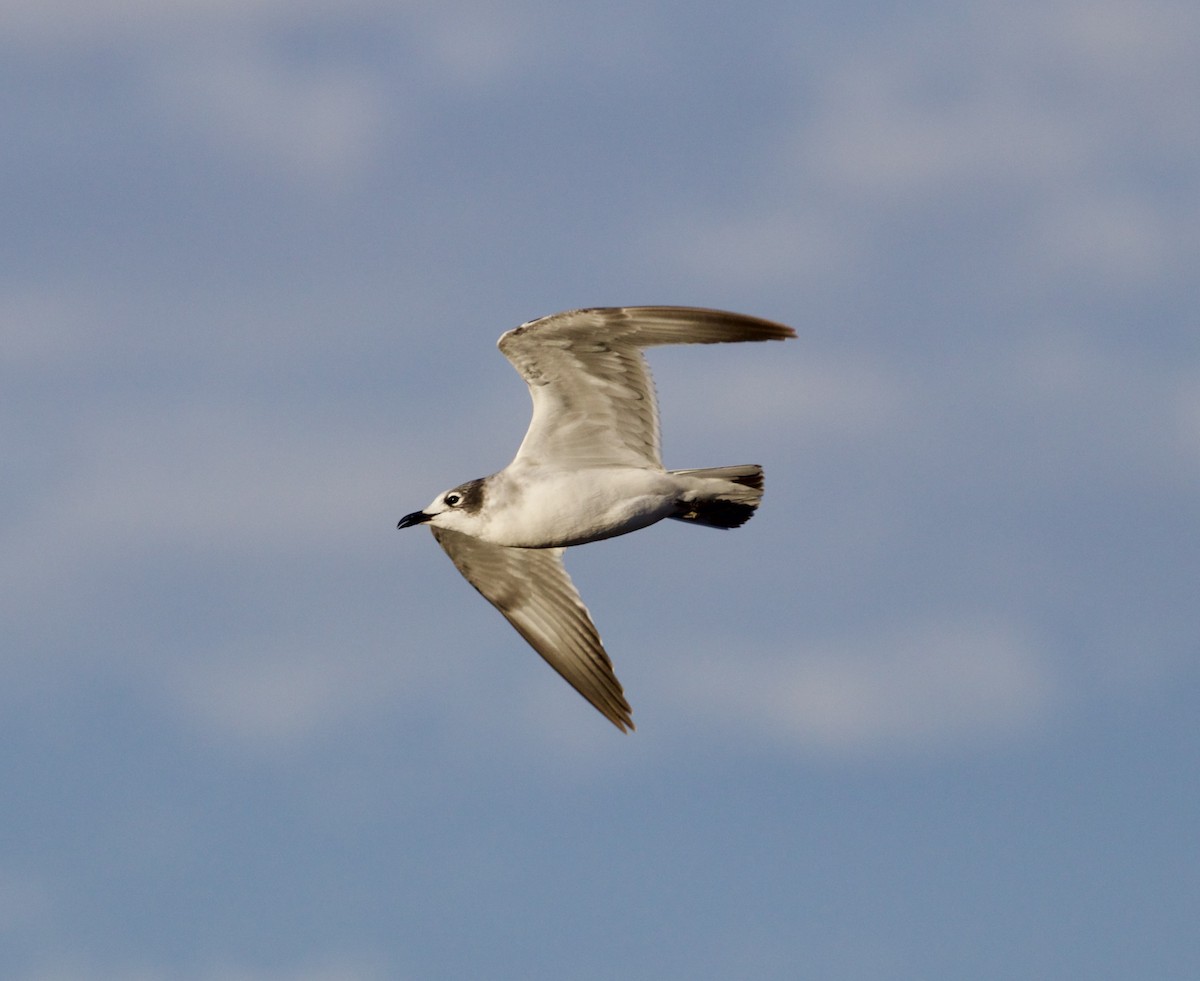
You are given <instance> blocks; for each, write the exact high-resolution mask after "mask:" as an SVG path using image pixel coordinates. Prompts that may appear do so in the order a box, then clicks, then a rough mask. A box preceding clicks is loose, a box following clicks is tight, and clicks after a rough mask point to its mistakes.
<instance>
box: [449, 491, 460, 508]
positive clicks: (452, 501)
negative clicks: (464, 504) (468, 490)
mask: <svg viewBox="0 0 1200 981" xmlns="http://www.w3.org/2000/svg"><path fill="white" fill-rule="evenodd" d="M445 500H446V506H447V507H451V508H453V507H458V502H459V501H461V500H462V497H461V496H460V495H458V494H447V495H446V499H445Z"/></svg>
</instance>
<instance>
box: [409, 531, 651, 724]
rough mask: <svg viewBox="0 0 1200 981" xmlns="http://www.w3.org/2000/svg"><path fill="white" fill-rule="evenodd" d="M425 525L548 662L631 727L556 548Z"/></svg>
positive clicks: (619, 692)
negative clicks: (511, 544)
mask: <svg viewBox="0 0 1200 981" xmlns="http://www.w3.org/2000/svg"><path fill="white" fill-rule="evenodd" d="M430 530H431V531H432V532H433V537H434V538H436V539H437V540H438V544H439V545H441V546H442V548H443V549H445V550H446V554H447V555H449V556H450V560H451V561H452V562H453V563H454V565H455V566H456V567H457V568H458V571H459V572H461V573H462V574H463V576H464V578H466V580H467V582H469V583H470V584H471V585H472V586H474V587H475V588H476V589H477V590H479V592H480V593H481V594H482V595H483V597H484V598H485V599H486V600H487V601H488V602H489V603H491V604H492V605H493V606H494V607H496V609H497V610H499V611H500V612H501V613H503V614H504V616H505V618H506V619H507V620H508V622H509V623H511V624H512V625H513V626H514V627H516V628H517V633H519V634H520V635H521V636H522V637H524V638H525V639H526V640H527V641H528V642H529V644H530V646H531V647H533V649H534V650H535V651H537V652H538V653H539V654H540V655H542V657H543V658H545V660H546V663H547V664H549V665H550V667H552V668H554V670H555V671H557V672H558V673H559V674H560V675H562V676H563V677H564V678H565V679H566V680H567V682H568V683H570V685H571V686H572V687H573V688H574V689H575V690H576V691H577V692H579V694H581V695H582V696H583V697H584V698H586V699H587V700H588V701H589V702H591V703H592V705H594V706H595V707H596V708H597V709H598V710H599V711H600V713H601V714H602V715H603V716H604V717H605V718H606V719H608V720H609V721H610V722H612V724H613V725H615V726H616V727H617V728H618V729H620V730H621V731H622V732H624V731H626V730H627V729H632V728H633V727H634V726H633V719H632V716H631V712H632V710H631V709H630V707H629V703H628V702H627V701H625V693H624V691H623V690H622V688H621V683H620V682H619V681H617V676H616V675H615V674H613V668H612V662H611V661H610V660H609V659H608V654H606V653H605V651H604V647H603V646H602V645H601V643H600V636H599V634H597V633H596V627H595V626H594V625H593V623H592V620H591V617H589V616H588V611H587V607H585V606H584V605H583V601H582V600H581V599H580V598H579V593H578V591H577V590H576V589H575V584H574V583H572V582H571V578H570V576H568V575H567V570H566V569H564V568H563V564H562V552H563V550H562V549H561V548H507V547H505V546H503V545H491V544H489V543H487V542H481V541H480V540H479V539H477V538H471V537H470V536H469V535H463V534H461V533H459V532H457V531H449V530H447V529H445V528H431V529H430Z"/></svg>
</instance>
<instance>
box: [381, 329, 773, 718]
mask: <svg viewBox="0 0 1200 981" xmlns="http://www.w3.org/2000/svg"><path fill="white" fill-rule="evenodd" d="M795 336H796V332H795V331H794V330H792V329H791V328H790V327H784V326H783V325H782V324H776V323H772V322H771V321H768V320H760V319H758V318H757V317H747V316H743V315H741V314H737V313H725V312H723V311H720V310H704V309H699V308H695V307H606V308H600V309H590V310H570V311H567V312H565V313H556V314H554V315H553V316H549V317H542V318H541V319H539V320H531V321H529V322H528V323H525V324H522V325H521V326H520V327H517V328H515V329H513V330H510V331H508V332H507V333H506V334H504V335H503V336H502V337H501V338H500V341H499V345H498V346H499V348H500V350H501V351H502V352H503V353H504V356H505V357H506V358H508V360H509V361H511V362H512V364H513V366H514V367H515V368H516V369H517V371H518V372H520V374H521V377H522V378H524V379H525V382H526V384H527V385H528V386H529V392H530V395H531V396H532V397H533V419H532V421H531V422H530V424H529V431H528V432H527V433H526V434H525V439H524V441H523V442H522V443H521V446H520V448H519V449H518V450H517V455H516V457H515V458H514V459H513V461H512V463H510V464H509V465H508V466H507V467H505V468H504V469H503V470H501V471H500V472H498V473H494V474H492V475H491V476H490V477H480V478H478V479H476V480H469V481H467V482H466V483H465V484H459V485H458V486H457V487H452V488H451V489H450V490H448V491H445V492H444V493H442V494H439V495H438V496H437V497H436V498H434V500H433V502H432V503H430V504H429V505H428V506H427V507H426V508H425V509H424V510H421V511H414V512H413V513H412V514H407V515H405V516H404V517H403V518H401V519H400V523H399V525H398V527H400V528H410V527H412V526H413V525H419V524H428V525H429V527H430V530H431V531H432V532H433V536H434V538H436V539H437V541H438V544H439V545H441V546H442V548H443V549H445V551H446V554H447V555H449V556H450V560H451V561H452V562H453V563H454V564H455V566H457V567H458V571H459V572H461V573H462V574H463V576H464V577H466V580H467V581H468V582H469V583H470V584H471V585H472V586H474V587H475V588H476V589H477V590H478V591H479V592H480V593H482V594H483V596H484V597H485V598H486V599H487V600H488V601H489V602H490V603H491V604H492V605H493V606H495V607H496V609H498V610H499V611H500V612H501V613H503V614H504V616H505V617H506V618H507V619H508V621H509V623H511V624H512V625H513V626H514V627H516V629H517V632H518V633H519V634H520V635H521V636H522V637H524V638H525V640H527V641H528V642H529V644H530V645H531V646H532V647H533V649H534V650H535V651H537V652H538V653H539V654H540V655H541V656H542V657H543V658H545V659H546V661H547V662H548V663H549V665H550V666H551V667H552V668H554V670H555V671H557V672H558V673H559V674H560V675H562V676H563V678H565V679H566V680H567V681H568V682H569V683H570V684H571V685H572V686H573V687H574V688H575V690H576V691H578V692H579V693H580V694H581V695H582V696H583V697H584V698H586V699H587V700H588V701H589V702H591V703H592V705H594V706H595V707H596V708H597V709H598V710H599V711H600V712H601V713H602V714H603V715H604V717H605V718H607V719H608V720H609V721H610V722H612V723H613V725H615V726H616V727H617V728H618V729H621V730H622V731H625V730H627V729H632V728H633V727H634V726H633V719H632V718H631V710H630V707H629V703H628V702H627V701H626V700H625V694H624V691H623V690H622V688H621V683H620V682H619V681H617V677H616V675H615V674H614V673H613V668H612V662H611V661H610V660H609V658H608V654H607V653H605V650H604V647H603V646H602V645H601V643H600V637H599V635H598V634H597V633H596V628H595V626H594V625H593V623H592V620H591V617H590V616H589V615H588V611H587V608H586V607H585V606H584V605H583V601H582V600H581V599H580V598H579V593H578V592H577V591H576V589H575V585H574V584H573V583H572V582H571V579H570V577H569V576H568V575H567V572H566V569H564V568H563V562H562V555H563V550H564V549H565V548H567V547H568V546H571V545H582V544H584V543H585V542H594V541H599V540H600V539H603V538H612V537H614V536H616V535H624V534H626V533H627V532H630V531H636V530H637V529H639V528H645V527H646V526H648V525H652V524H654V523H655V522H656V521H661V520H662V519H663V518H675V519H677V520H679V521H688V522H691V523H692V524H697V525H707V526H709V527H711V528H737V527H738V526H740V525H742V524H744V523H745V522H746V521H748V520H749V519H750V517H751V516H752V515H753V514H754V510H755V508H757V507H758V504H759V501H760V500H761V499H762V494H763V472H762V468H761V467H759V466H757V465H754V464H749V465H744V466H734V467H715V468H708V469H703V470H665V469H663V465H662V460H661V458H660V455H659V433H658V409H657V406H656V404H655V398H654V383H653V381H652V380H651V378H650V370H649V368H648V366H647V365H646V360H645V358H644V357H643V356H642V351H641V349H642V348H645V347H654V346H657V345H660V344H716V343H721V342H725V341H781V340H785V339H787V338H789V337H795Z"/></svg>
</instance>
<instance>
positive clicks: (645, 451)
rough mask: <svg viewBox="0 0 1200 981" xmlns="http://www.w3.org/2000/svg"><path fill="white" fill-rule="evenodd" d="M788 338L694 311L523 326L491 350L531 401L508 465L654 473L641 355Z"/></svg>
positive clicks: (604, 315) (648, 390)
mask: <svg viewBox="0 0 1200 981" xmlns="http://www.w3.org/2000/svg"><path fill="white" fill-rule="evenodd" d="M795 336H796V332H795V331H793V330H792V329H791V328H790V327H784V326H783V325H782V324H776V323H772V322H771V321H769V320H760V319H758V318H757V317H747V316H743V315H742V314H737V313H726V312H724V311H721V310H705V309H701V308H697V307H601V308H596V309H591V310H571V311H568V312H566V313H556V314H554V315H553V316H550V317H543V318H542V319H540V320H532V321H530V322H529V323H527V324H522V325H521V326H520V327H517V328H515V329H514V330H510V331H508V332H507V333H506V334H504V335H503V336H502V337H501V338H500V342H499V348H500V350H501V351H502V352H503V353H504V356H505V357H506V358H508V360H509V361H511V362H512V363H513V366H514V367H515V368H516V369H517V371H519V372H520V373H521V377H522V378H524V379H525V382H526V383H527V384H528V385H529V392H530V395H531V396H532V397H533V419H532V421H531V422H530V424H529V431H528V432H527V433H526V434H525V439H524V441H523V442H522V443H521V447H520V449H518V450H517V456H516V458H515V460H514V461H513V462H514V463H528V464H532V465H535V466H536V465H551V466H558V465H561V466H566V467H571V468H579V467H588V466H608V465H613V464H619V465H626V466H634V467H653V468H657V469H661V468H662V459H661V457H660V451H659V435H658V407H657V404H656V402H655V398H654V381H653V379H651V377H650V369H649V367H648V366H647V365H646V359H645V358H644V357H642V353H641V349H642V348H644V347H653V346H656V345H660V344H718V343H723V342H728V341H776V340H784V339H786V338H789V337H795Z"/></svg>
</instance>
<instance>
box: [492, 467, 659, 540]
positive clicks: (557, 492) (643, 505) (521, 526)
mask: <svg viewBox="0 0 1200 981" xmlns="http://www.w3.org/2000/svg"><path fill="white" fill-rule="evenodd" d="M493 481H494V483H493V486H492V488H490V489H489V501H488V507H487V514H486V515H485V516H484V517H485V520H484V522H483V525H482V527H481V529H480V534H479V536H478V537H480V538H482V539H483V540H485V541H488V542H491V543H492V544H495V545H510V546H516V547H520V548H546V547H556V546H566V545H582V544H583V543H584V542H593V541H598V540H599V539H602V538H611V537H613V536H614V535H623V534H625V533H626V532H629V531H636V530H637V529H638V528H645V527H646V526H647V525H652V524H654V523H655V522H656V521H660V520H662V519H663V518H665V517H667V515H669V514H671V513H672V511H673V510H674V508H675V497H676V487H675V483H674V481H673V480H672V479H671V477H670V476H669V475H668V474H665V473H663V472H662V471H655V470H644V469H639V468H633V467H594V468H585V469H581V470H558V469H548V468H540V467H539V468H521V469H518V470H516V471H513V470H512V469H511V468H510V469H508V470H504V471H501V472H500V473H499V474H497V475H496V476H495V477H494V478H493Z"/></svg>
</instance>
